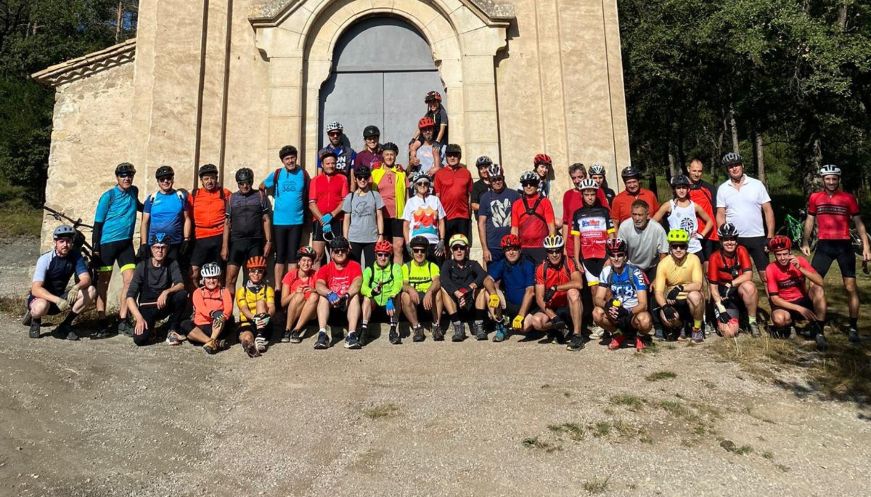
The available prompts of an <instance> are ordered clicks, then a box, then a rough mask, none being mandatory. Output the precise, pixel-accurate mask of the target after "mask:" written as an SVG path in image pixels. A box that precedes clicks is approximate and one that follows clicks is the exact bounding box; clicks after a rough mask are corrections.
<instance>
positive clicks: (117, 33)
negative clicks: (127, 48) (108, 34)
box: [115, 1, 124, 43]
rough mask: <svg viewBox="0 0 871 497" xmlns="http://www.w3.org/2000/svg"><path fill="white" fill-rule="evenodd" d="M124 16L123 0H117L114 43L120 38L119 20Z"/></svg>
mask: <svg viewBox="0 0 871 497" xmlns="http://www.w3.org/2000/svg"><path fill="white" fill-rule="evenodd" d="M123 18H124V2H123V1H119V2H118V12H117V15H116V16H115V43H118V41H119V40H121V20H122V19H123Z"/></svg>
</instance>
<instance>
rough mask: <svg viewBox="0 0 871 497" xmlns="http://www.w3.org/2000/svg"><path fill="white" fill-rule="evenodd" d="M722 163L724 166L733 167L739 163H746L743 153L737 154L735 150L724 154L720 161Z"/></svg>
mask: <svg viewBox="0 0 871 497" xmlns="http://www.w3.org/2000/svg"><path fill="white" fill-rule="evenodd" d="M720 164H722V165H723V167H732V166H736V165H738V164H744V159H742V158H741V154H736V153H735V152H729V153H728V154H726V155H724V156H723V159H722V160H721V161H720Z"/></svg>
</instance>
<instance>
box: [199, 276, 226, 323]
mask: <svg viewBox="0 0 871 497" xmlns="http://www.w3.org/2000/svg"><path fill="white" fill-rule="evenodd" d="M192 300H193V304H194V319H193V321H194V324H195V325H197V326H205V325H211V324H212V312H214V311H221V312H222V313H223V315H224V319H225V320H226V319H230V316H231V315H232V314H233V297H231V296H230V292H229V291H228V290H227V289H226V288H221V287H217V288H215V289H214V290H209V289H208V288H206V287H204V286H203V287H200V288H197V289H196V290H194V294H193V298H192Z"/></svg>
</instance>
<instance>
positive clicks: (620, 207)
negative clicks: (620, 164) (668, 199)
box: [611, 166, 659, 226]
mask: <svg viewBox="0 0 871 497" xmlns="http://www.w3.org/2000/svg"><path fill="white" fill-rule="evenodd" d="M621 175H622V177H623V184H624V185H626V189H625V190H623V191H622V192H620V193H618V194H617V196H616V197H614V201H613V202H611V219H613V220H614V226H620V223H621V222H623V220H624V219H629V218H630V217H632V202H635V201H636V200H638V199H641V200H643V201H645V202H647V205H649V206H650V212H656V211H658V210H659V201H658V200H657V199H656V195H654V194H653V192H652V191H650V190H647V189H645V188H641V172H640V171H638V170H637V169H635V168H634V167H631V166H630V167H627V168H626V169H624V170H623V173H622V174H621Z"/></svg>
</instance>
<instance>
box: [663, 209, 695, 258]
mask: <svg viewBox="0 0 871 497" xmlns="http://www.w3.org/2000/svg"><path fill="white" fill-rule="evenodd" d="M669 202H670V203H671V212H669V214H668V227H669V228H671V229H681V230H684V231H686V232H687V234H688V235H689V236H690V239H689V244H688V246H687V251H688V252H689V253H691V254H695V253H696V252H701V250H702V241H701V240H699V238H698V237H697V236H696V232H697V231H698V226H699V225H698V222H697V221H696V205H695V204H694V203H693V202H692V200H691V201H690V203H689V205H685V206H680V205H678V203H677V200H670V201H669Z"/></svg>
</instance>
